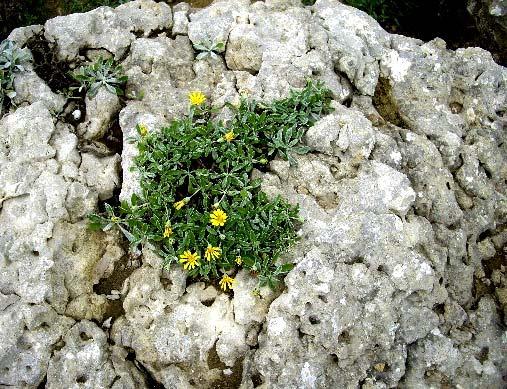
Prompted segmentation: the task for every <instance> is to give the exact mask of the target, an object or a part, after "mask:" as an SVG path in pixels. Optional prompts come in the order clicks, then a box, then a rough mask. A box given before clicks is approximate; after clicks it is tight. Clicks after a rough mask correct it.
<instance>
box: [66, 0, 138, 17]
mask: <svg viewBox="0 0 507 389" xmlns="http://www.w3.org/2000/svg"><path fill="white" fill-rule="evenodd" d="M129 1H130V0H69V1H65V2H62V3H63V7H64V11H65V13H66V14H72V13H77V12H88V11H90V10H92V9H94V8H97V7H102V6H108V7H117V6H119V5H120V4H125V3H128V2H129Z"/></svg>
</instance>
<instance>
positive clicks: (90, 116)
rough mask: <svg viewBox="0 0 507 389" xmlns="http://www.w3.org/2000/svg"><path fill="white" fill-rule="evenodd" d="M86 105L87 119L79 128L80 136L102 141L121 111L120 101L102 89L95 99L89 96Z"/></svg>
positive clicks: (86, 98) (114, 95)
mask: <svg viewBox="0 0 507 389" xmlns="http://www.w3.org/2000/svg"><path fill="white" fill-rule="evenodd" d="M85 103H86V117H85V120H84V121H83V122H82V123H80V124H79V125H78V127H77V130H78V135H80V136H81V137H83V138H84V139H100V138H102V137H103V136H104V134H105V133H106V132H107V130H108V129H109V127H110V125H111V122H112V120H113V119H114V117H115V116H116V114H117V113H118V111H119V110H120V107H121V106H120V99H119V98H118V96H117V95H116V94H114V93H111V92H109V91H108V90H107V89H106V88H104V87H102V88H100V89H99V90H98V92H97V94H96V95H95V96H94V97H90V96H88V95H87V96H86V97H85Z"/></svg>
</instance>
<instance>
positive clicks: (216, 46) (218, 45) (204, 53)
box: [194, 41, 225, 59]
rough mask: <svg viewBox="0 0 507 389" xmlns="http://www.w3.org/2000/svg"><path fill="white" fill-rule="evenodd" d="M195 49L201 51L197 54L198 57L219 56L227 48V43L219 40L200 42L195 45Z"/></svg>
mask: <svg viewBox="0 0 507 389" xmlns="http://www.w3.org/2000/svg"><path fill="white" fill-rule="evenodd" d="M194 49H196V50H197V51H199V54H197V57H196V59H204V58H206V57H211V58H217V57H218V54H217V53H221V52H223V51H224V50H225V43H224V42H221V41H218V42H211V41H207V42H199V43H196V44H195V45H194Z"/></svg>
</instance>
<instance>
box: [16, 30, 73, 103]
mask: <svg viewBox="0 0 507 389" xmlns="http://www.w3.org/2000/svg"><path fill="white" fill-rule="evenodd" d="M26 47H28V48H29V49H30V51H31V52H32V55H33V70H34V71H35V73H37V75H38V76H39V77H40V78H42V79H43V80H44V81H45V82H46V84H48V86H49V87H50V88H51V90H52V91H53V92H55V93H57V92H64V91H65V90H68V89H69V88H70V87H71V86H79V84H78V83H77V81H75V80H74V79H73V78H72V77H71V76H70V72H72V69H71V68H70V66H69V64H68V63H67V62H63V61H60V60H59V59H58V57H57V54H56V48H55V47H54V46H53V45H52V44H50V43H49V42H48V41H47V40H46V39H45V38H44V35H43V34H40V35H34V36H33V37H32V38H30V39H29V40H28V41H27V43H26Z"/></svg>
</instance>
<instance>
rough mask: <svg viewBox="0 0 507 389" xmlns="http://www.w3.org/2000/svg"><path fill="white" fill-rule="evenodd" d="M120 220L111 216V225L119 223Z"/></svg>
mask: <svg viewBox="0 0 507 389" xmlns="http://www.w3.org/2000/svg"><path fill="white" fill-rule="evenodd" d="M120 220H121V219H120V218H119V217H118V216H111V223H119V222H120Z"/></svg>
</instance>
